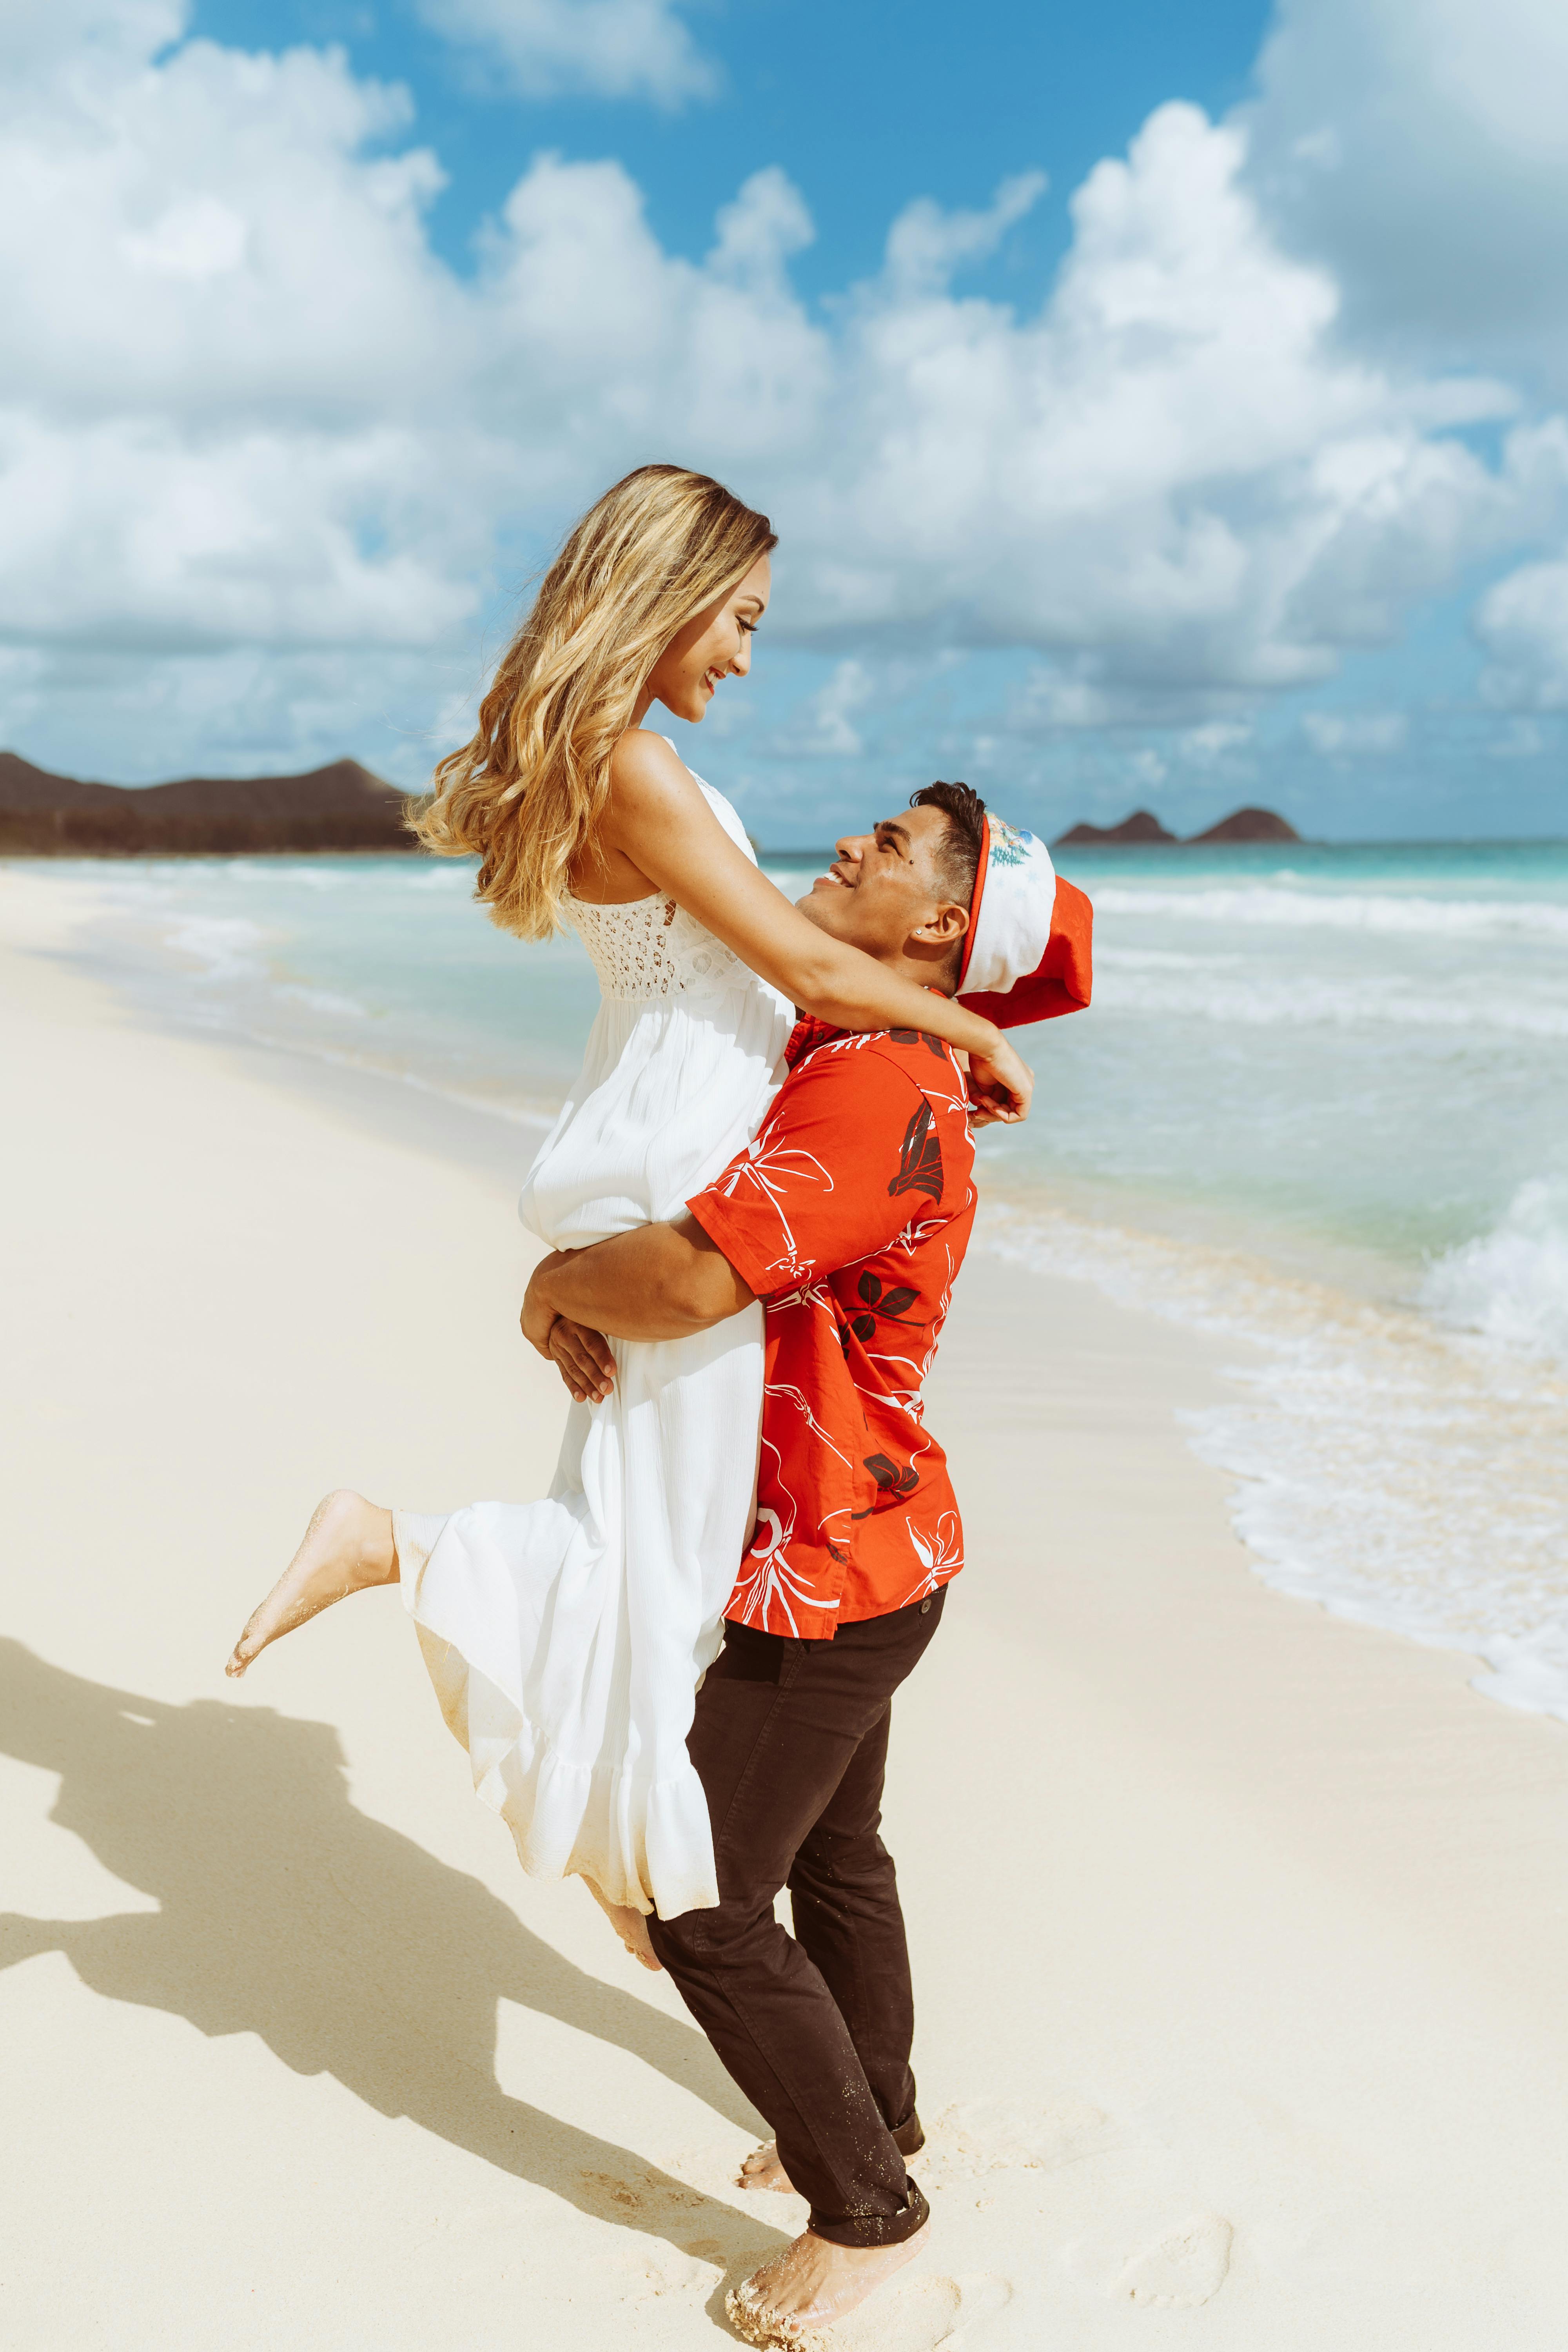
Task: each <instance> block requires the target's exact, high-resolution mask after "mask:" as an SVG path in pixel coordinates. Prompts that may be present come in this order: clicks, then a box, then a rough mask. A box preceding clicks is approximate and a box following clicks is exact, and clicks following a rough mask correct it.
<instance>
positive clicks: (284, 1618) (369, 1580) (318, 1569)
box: [224, 1486, 397, 1678]
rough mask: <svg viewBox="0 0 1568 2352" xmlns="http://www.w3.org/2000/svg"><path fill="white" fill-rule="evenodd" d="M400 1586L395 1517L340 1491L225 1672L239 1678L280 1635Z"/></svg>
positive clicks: (327, 1502)
mask: <svg viewBox="0 0 1568 2352" xmlns="http://www.w3.org/2000/svg"><path fill="white" fill-rule="evenodd" d="M396 1582H397V1548H396V1545H395V1543H394V1541H393V1535H392V1513H391V1512H390V1511H384V1510H383V1509H382V1508H381V1507H380V1505H379V1504H377V1503H367V1502H366V1500H365V1498H364V1496H363V1495H356V1494H354V1493H353V1491H352V1490H351V1489H350V1488H349V1487H347V1486H340V1487H339V1488H338V1490H337V1492H336V1493H335V1494H331V1495H328V1496H324V1497H323V1498H322V1500H321V1502H319V1503H318V1504H317V1506H316V1507H315V1510H314V1511H313V1512H312V1513H311V1515H310V1526H309V1527H308V1528H306V1530H305V1538H304V1541H303V1542H302V1543H301V1544H300V1549H299V1550H298V1551H297V1552H296V1553H295V1554H294V1557H293V1559H291V1560H290V1561H289V1565H288V1567H287V1568H286V1569H285V1570H284V1571H283V1573H282V1575H281V1576H280V1577H279V1580H278V1581H277V1583H276V1584H275V1585H274V1586H273V1588H272V1590H271V1591H270V1592H269V1593H268V1596H267V1598H266V1600H265V1601H263V1602H262V1604H261V1606H260V1608H259V1609H258V1610H256V1611H255V1612H253V1614H252V1616H251V1618H250V1621H249V1622H248V1623H247V1626H246V1629H245V1631H244V1633H242V1634H241V1635H240V1637H239V1639H238V1641H237V1643H235V1645H234V1654H233V1655H232V1656H231V1657H230V1659H229V1662H228V1664H227V1666H226V1668H225V1669H224V1671H225V1672H226V1674H229V1675H234V1676H235V1677H236V1678H237V1677H238V1676H239V1675H242V1674H244V1672H245V1670H246V1668H247V1666H248V1665H249V1664H251V1662H252V1661H253V1660H254V1659H256V1658H258V1657H259V1656H260V1654H261V1653H262V1651H263V1650H265V1649H266V1647H267V1645H268V1643H269V1642H275V1641H276V1640H277V1639H278V1636H279V1633H292V1632H293V1630H294V1628H295V1626H296V1625H303V1624H304V1623H305V1622H306V1620H307V1619H308V1618H310V1617H315V1616H319V1615H320V1613H321V1611H322V1610H323V1609H326V1608H328V1607H330V1606H331V1603H332V1602H333V1601H342V1600H343V1599H345V1598H346V1596H347V1595H348V1594H349V1593H351V1592H364V1591H368V1590H369V1588H370V1587H371V1586H372V1585H373V1584H395V1583H396Z"/></svg>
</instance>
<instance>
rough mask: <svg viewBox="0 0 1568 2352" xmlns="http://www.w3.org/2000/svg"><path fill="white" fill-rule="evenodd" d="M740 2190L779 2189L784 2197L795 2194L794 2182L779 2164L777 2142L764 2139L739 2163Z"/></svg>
mask: <svg viewBox="0 0 1568 2352" xmlns="http://www.w3.org/2000/svg"><path fill="white" fill-rule="evenodd" d="M738 2185H739V2186H740V2187H741V2188H742V2189H782V2190H783V2191H784V2195H785V2196H786V2197H793V2196H794V2195H795V2183H794V2181H793V2180H792V2179H790V2177H789V2175H788V2173H787V2172H786V2171H785V2170H784V2166H783V2165H782V2164H781V2163H780V2162H779V2146H778V2142H777V2140H774V2139H765V2140H763V2144H762V2146H761V2147H754V2148H753V2149H752V2152H751V2154H750V2156H748V2157H743V2158H742V2161H741V2174H740V2180H739V2184H738Z"/></svg>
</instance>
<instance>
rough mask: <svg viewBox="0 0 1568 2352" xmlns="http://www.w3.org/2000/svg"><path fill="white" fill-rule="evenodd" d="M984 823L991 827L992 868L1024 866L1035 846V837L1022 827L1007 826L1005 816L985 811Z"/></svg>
mask: <svg viewBox="0 0 1568 2352" xmlns="http://www.w3.org/2000/svg"><path fill="white" fill-rule="evenodd" d="M985 822H986V824H988V825H989V826H990V827H991V863H992V864H993V865H994V866H1025V865H1026V864H1027V863H1028V857H1029V852H1030V850H1031V849H1033V847H1034V845H1035V836H1034V835H1033V834H1032V833H1026V832H1025V831H1024V830H1023V828H1022V826H1020V825H1016V824H1008V822H1007V820H1006V818H1005V816H994V815H993V814H992V812H991V811H990V810H989V809H987V810H986V812H985Z"/></svg>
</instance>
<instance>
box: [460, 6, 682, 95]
mask: <svg viewBox="0 0 1568 2352" xmlns="http://www.w3.org/2000/svg"><path fill="white" fill-rule="evenodd" d="M419 13H420V15H421V16H423V17H424V18H425V21H426V24H428V25H430V26H434V28H435V30H436V31H437V32H438V33H443V34H445V35H446V36H447V38H448V39H449V40H455V41H458V42H464V43H468V44H471V45H472V46H473V47H476V48H478V49H479V50H480V51H481V52H483V53H484V54H486V55H487V56H489V57H490V58H494V59H496V60H498V61H499V62H500V65H501V66H502V67H503V68H505V69H506V71H507V72H508V74H509V75H510V79H511V80H512V81H513V83H514V84H515V86H516V87H517V88H518V89H520V90H522V91H525V92H526V93H527V95H528V96H529V97H531V98H552V97H554V96H556V95H558V94H559V93H561V92H563V91H567V90H589V91H592V92H593V94H594V95H595V97H598V98H651V99H653V100H656V101H657V103H658V104H659V105H661V106H679V105H681V104H682V103H683V102H684V101H685V100H688V99H692V98H707V97H710V95H711V94H712V92H713V91H714V90H715V89H717V87H718V83H719V76H718V73H717V70H716V68H715V67H714V64H713V61H712V60H711V59H710V58H705V57H704V56H703V55H702V52H701V51H700V48H699V47H698V46H697V44H696V42H695V41H694V40H693V39H692V37H691V33H690V29H689V26H687V25H686V23H685V22H684V21H683V19H682V18H681V17H680V16H679V15H678V14H677V13H676V11H675V9H674V8H672V7H671V6H670V5H669V0H419Z"/></svg>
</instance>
